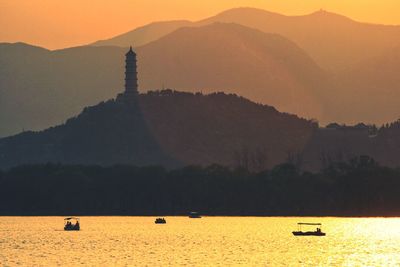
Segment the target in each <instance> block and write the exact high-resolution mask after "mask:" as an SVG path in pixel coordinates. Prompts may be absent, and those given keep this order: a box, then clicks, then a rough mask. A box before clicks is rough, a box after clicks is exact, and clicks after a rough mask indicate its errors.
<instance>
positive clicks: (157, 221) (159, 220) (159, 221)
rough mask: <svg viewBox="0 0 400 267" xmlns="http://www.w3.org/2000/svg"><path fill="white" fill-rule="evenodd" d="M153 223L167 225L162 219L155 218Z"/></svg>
mask: <svg viewBox="0 0 400 267" xmlns="http://www.w3.org/2000/svg"><path fill="white" fill-rule="evenodd" d="M154 223H156V224H165V223H167V221H166V220H165V219H164V218H157V219H156V220H155V222H154Z"/></svg>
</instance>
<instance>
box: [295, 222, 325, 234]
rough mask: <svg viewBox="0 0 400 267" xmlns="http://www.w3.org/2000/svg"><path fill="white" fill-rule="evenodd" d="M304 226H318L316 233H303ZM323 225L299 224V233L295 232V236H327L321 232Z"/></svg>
mask: <svg viewBox="0 0 400 267" xmlns="http://www.w3.org/2000/svg"><path fill="white" fill-rule="evenodd" d="M303 225H313V226H317V229H315V231H306V232H303V231H302V229H301V228H302V226H303ZM321 225H322V224H321V223H302V222H300V223H297V231H293V232H292V233H293V235H295V236H325V235H326V234H325V233H324V232H322V231H321Z"/></svg>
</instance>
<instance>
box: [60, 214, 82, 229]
mask: <svg viewBox="0 0 400 267" xmlns="http://www.w3.org/2000/svg"><path fill="white" fill-rule="evenodd" d="M80 229H81V226H80V223H79V218H78V217H67V218H65V219H64V230H65V231H79V230H80Z"/></svg>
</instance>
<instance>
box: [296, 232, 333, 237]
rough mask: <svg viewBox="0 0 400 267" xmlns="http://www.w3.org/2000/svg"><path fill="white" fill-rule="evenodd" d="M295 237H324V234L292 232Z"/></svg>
mask: <svg viewBox="0 0 400 267" xmlns="http://www.w3.org/2000/svg"><path fill="white" fill-rule="evenodd" d="M292 233H293V235H295V236H325V235H326V234H325V233H323V232H301V231H294V232H292Z"/></svg>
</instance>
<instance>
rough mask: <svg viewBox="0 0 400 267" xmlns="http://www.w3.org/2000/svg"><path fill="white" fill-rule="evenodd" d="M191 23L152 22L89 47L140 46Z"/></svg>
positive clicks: (183, 21) (181, 21)
mask: <svg viewBox="0 0 400 267" xmlns="http://www.w3.org/2000/svg"><path fill="white" fill-rule="evenodd" d="M191 24H192V22H190V21H187V20H174V21H163V22H153V23H150V24H148V25H145V26H143V27H139V28H136V29H134V30H132V31H129V32H127V33H124V34H120V35H118V36H115V37H113V38H111V39H107V40H100V41H97V42H94V43H92V44H90V45H93V46H121V47H129V46H134V47H137V46H142V45H145V44H148V43H150V42H152V41H155V40H157V39H159V38H160V37H162V36H165V35H167V34H169V33H171V32H173V31H175V30H176V29H179V28H181V27H186V26H190V25H191Z"/></svg>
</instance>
